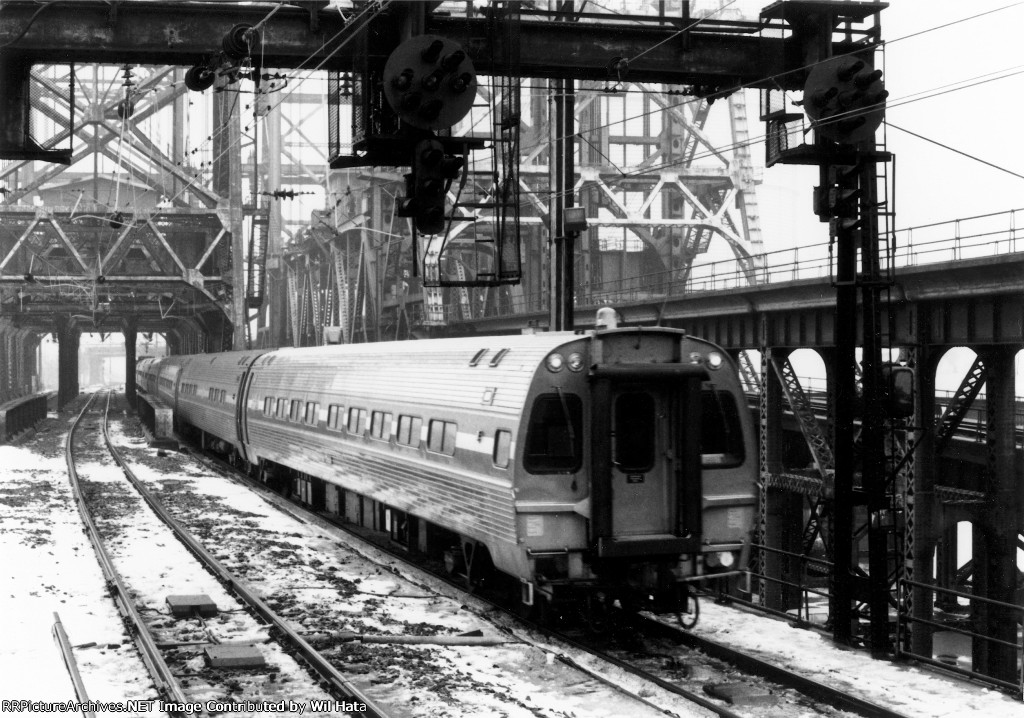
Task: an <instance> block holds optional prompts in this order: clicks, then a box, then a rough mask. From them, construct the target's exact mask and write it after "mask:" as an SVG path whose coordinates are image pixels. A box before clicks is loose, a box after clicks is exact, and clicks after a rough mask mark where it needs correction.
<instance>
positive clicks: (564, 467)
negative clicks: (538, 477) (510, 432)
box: [523, 392, 583, 474]
mask: <svg viewBox="0 0 1024 718" xmlns="http://www.w3.org/2000/svg"><path fill="white" fill-rule="evenodd" d="M582 463H583V402H582V401H580V398H579V397H578V396H576V395H575V394H566V393H564V392H563V393H561V394H541V395H540V396H538V397H537V399H536V401H534V402H533V409H532V410H531V411H530V425H529V428H528V429H527V432H526V449H525V451H524V452H523V466H524V468H525V469H526V470H527V471H529V472H530V473H531V474H553V473H560V472H572V471H576V470H577V469H579V468H580V465H581V464H582Z"/></svg>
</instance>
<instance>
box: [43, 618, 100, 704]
mask: <svg viewBox="0 0 1024 718" xmlns="http://www.w3.org/2000/svg"><path fill="white" fill-rule="evenodd" d="M53 637H54V639H55V640H56V641H57V645H58V646H60V652H61V655H62V656H63V657H64V665H65V666H67V669H68V673H69V674H70V675H71V684H72V685H73V686H74V688H75V698H77V699H78V702H79V703H81V704H82V706H83V707H82V715H83V716H85V718H96V711H94V710H92V708H91V707H89V708H86V707H85V706H87V705H90V702H89V692H88V691H86V690H85V682H84V681H83V680H82V674H81V673H79V672H78V661H76V660H75V654H74V653H73V652H72V650H71V641H69V640H68V634H67V631H65V630H64V624H63V623H61V621H60V614H58V613H57V612H56V611H54V612H53Z"/></svg>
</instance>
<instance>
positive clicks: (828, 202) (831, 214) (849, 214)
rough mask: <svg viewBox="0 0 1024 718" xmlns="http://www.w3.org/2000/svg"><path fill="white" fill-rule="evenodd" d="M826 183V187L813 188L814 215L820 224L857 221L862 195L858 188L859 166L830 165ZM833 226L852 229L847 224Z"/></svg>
mask: <svg viewBox="0 0 1024 718" xmlns="http://www.w3.org/2000/svg"><path fill="white" fill-rule="evenodd" d="M826 181H827V184H826V185H824V186H822V187H815V188H814V213H815V214H816V215H818V218H819V219H821V221H822V222H828V221H830V220H836V219H838V220H857V219H858V218H859V217H860V199H861V196H862V194H863V193H862V191H861V188H860V166H859V165H853V166H842V165H839V166H837V165H830V166H829V167H828V170H827V172H826ZM847 225H849V226H847ZM834 226H835V227H838V228H842V229H850V228H852V227H853V225H850V224H849V223H838V224H836V225H834Z"/></svg>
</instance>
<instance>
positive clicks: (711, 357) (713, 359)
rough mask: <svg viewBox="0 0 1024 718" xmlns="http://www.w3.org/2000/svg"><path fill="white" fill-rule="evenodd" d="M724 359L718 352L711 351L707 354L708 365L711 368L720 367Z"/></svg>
mask: <svg viewBox="0 0 1024 718" xmlns="http://www.w3.org/2000/svg"><path fill="white" fill-rule="evenodd" d="M724 361H725V360H724V359H723V358H722V355H721V354H719V353H718V352H711V353H710V354H708V366H709V367H711V368H712V369H718V368H720V367H721V366H722V364H723V363H724Z"/></svg>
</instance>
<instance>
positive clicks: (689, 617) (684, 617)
mask: <svg viewBox="0 0 1024 718" xmlns="http://www.w3.org/2000/svg"><path fill="white" fill-rule="evenodd" d="M683 600H684V601H686V606H684V608H688V607H689V604H690V601H692V602H693V610H691V611H676V620H677V621H679V625H680V626H681V627H682V628H684V629H685V630H687V631H689V630H690V629H691V628H693V627H694V626H696V625H697V621H699V620H700V601H698V600H697V596H696V594H690V595H688V596H686V597H685V598H684V599H683Z"/></svg>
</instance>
